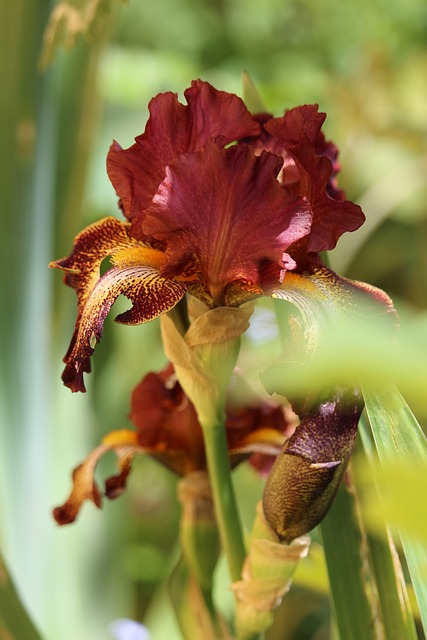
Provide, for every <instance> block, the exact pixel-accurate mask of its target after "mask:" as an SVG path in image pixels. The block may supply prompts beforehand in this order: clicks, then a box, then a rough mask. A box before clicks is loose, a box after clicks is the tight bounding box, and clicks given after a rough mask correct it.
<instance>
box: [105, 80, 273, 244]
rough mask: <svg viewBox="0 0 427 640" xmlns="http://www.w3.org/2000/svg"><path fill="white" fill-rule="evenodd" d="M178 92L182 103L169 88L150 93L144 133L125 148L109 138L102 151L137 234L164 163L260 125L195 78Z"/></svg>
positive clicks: (230, 98) (230, 97)
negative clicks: (106, 150)
mask: <svg viewBox="0 0 427 640" xmlns="http://www.w3.org/2000/svg"><path fill="white" fill-rule="evenodd" d="M184 95H185V98H186V100H187V103H188V104H187V105H183V104H181V103H180V102H179V101H178V98H177V95H176V94H174V93H170V92H169V93H163V94H159V95H158V96H156V97H155V98H153V100H151V102H150V105H149V110H150V118H149V120H148V122H147V126H146V129H145V132H144V133H143V134H142V135H140V136H138V137H137V138H136V142H135V144H134V145H133V146H132V147H130V148H129V149H122V148H121V147H120V145H118V144H117V143H116V142H115V143H114V144H113V145H112V147H111V149H110V152H109V154H108V158H107V170H108V175H109V177H110V180H111V182H112V183H113V186H114V188H115V189H116V192H117V195H118V196H119V197H120V200H121V202H122V206H123V210H124V212H125V215H126V216H127V217H128V218H129V219H132V220H134V225H133V229H134V233H135V234H136V236H137V237H138V238H143V237H144V236H143V234H142V229H141V226H140V223H141V219H140V218H141V216H142V212H143V211H144V209H145V208H146V207H147V206H148V205H149V203H150V201H151V198H152V197H153V196H154V194H155V193H156V191H157V188H158V186H159V184H160V183H161V182H162V180H163V179H164V177H165V168H166V165H168V164H169V163H170V162H171V161H172V160H173V159H174V158H176V157H178V156H180V155H182V154H185V153H190V152H193V151H198V150H199V149H201V148H202V147H203V146H204V145H205V144H206V143H207V142H208V141H209V140H215V141H216V142H217V143H218V144H220V145H222V146H223V145H226V144H228V143H230V142H232V141H234V140H237V139H239V138H242V137H244V136H249V135H256V134H257V133H259V130H260V127H259V124H258V123H257V122H256V121H255V120H254V119H253V118H252V116H251V114H250V113H249V111H248V110H247V108H246V106H245V105H244V103H243V101H242V100H241V99H240V98H238V97H237V96H236V95H234V94H230V93H226V92H224V91H217V90H216V89H214V88H213V87H212V86H211V85H210V84H208V83H207V82H202V81H201V80H197V81H195V82H193V83H192V85H191V87H190V88H189V89H187V90H186V91H185V93H184Z"/></svg>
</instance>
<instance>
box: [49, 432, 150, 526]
mask: <svg viewBox="0 0 427 640" xmlns="http://www.w3.org/2000/svg"><path fill="white" fill-rule="evenodd" d="M110 436H112V437H110V438H108V437H107V438H106V439H105V441H104V443H103V444H101V445H100V446H99V447H97V448H96V449H94V450H93V451H92V452H91V453H90V454H89V455H88V457H87V458H86V460H85V461H84V462H83V463H82V464H80V465H79V466H78V467H76V468H75V469H74V471H73V486H72V490H71V493H70V495H69V497H68V499H67V501H66V502H65V503H64V504H63V505H62V506H60V507H57V508H56V509H54V511H53V515H54V518H55V520H56V522H57V523H58V524H70V523H71V522H74V520H75V519H76V517H77V515H78V513H79V511H80V508H81V506H82V504H83V502H85V501H86V500H90V501H91V502H93V503H94V504H95V505H96V506H97V507H98V508H99V507H101V503H102V497H101V491H100V489H99V487H98V485H97V483H96V481H95V469H96V465H97V464H98V462H99V460H100V459H101V458H102V456H103V455H104V454H105V453H107V452H108V451H113V452H114V453H115V454H116V456H117V462H118V467H119V473H118V474H117V475H116V476H112V477H111V478H108V479H107V481H106V495H107V496H108V497H109V498H110V499H113V498H116V497H117V496H118V495H120V494H121V493H122V491H123V490H124V488H125V486H126V481H127V478H128V475H129V472H130V470H131V463H132V459H133V458H134V456H135V455H137V454H139V453H144V449H142V448H141V447H139V446H138V443H137V439H136V433H134V432H132V431H129V430H123V431H117V432H114V433H113V434H110Z"/></svg>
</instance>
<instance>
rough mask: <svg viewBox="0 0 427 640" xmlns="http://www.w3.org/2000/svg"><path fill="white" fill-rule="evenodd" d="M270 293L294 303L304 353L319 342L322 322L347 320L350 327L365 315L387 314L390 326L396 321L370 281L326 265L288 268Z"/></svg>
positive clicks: (385, 297) (328, 324)
mask: <svg viewBox="0 0 427 640" xmlns="http://www.w3.org/2000/svg"><path fill="white" fill-rule="evenodd" d="M271 296H272V297H273V298H278V299H282V300H287V301H288V302H291V303H293V304H295V306H296V307H298V309H299V311H300V312H301V315H302V318H303V321H304V332H305V349H306V355H312V353H313V352H314V351H315V349H316V348H317V346H318V341H319V334H320V330H321V327H322V326H326V329H328V328H331V327H333V324H334V322H337V321H338V322H340V321H344V322H347V323H348V325H349V328H351V325H352V324H353V326H354V324H355V323H357V322H362V321H363V320H366V319H372V320H379V319H381V318H382V317H388V319H389V320H390V326H395V325H396V324H397V315H396V312H395V309H394V307H393V302H392V301H391V299H390V298H389V296H388V295H387V294H386V293H385V292H384V291H382V290H381V289H378V288H377V287H374V286H372V285H370V284H366V283H365V282H358V281H356V280H349V279H348V278H343V277H341V276H339V275H337V274H336V273H335V272H334V271H332V270H330V269H327V268H326V267H319V268H314V269H313V270H312V272H310V273H308V272H307V273H302V274H299V273H293V272H287V273H286V275H285V278H284V281H283V283H282V284H281V286H280V287H279V288H278V289H275V290H274V291H273V292H272V293H271Z"/></svg>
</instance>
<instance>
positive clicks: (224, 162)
mask: <svg viewBox="0 0 427 640" xmlns="http://www.w3.org/2000/svg"><path fill="white" fill-rule="evenodd" d="M279 169H280V160H279V159H278V158H277V156H274V155H272V154H269V153H266V152H263V153H262V154H261V155H260V156H258V155H255V154H254V153H253V151H252V150H251V149H250V148H249V147H248V146H246V145H239V146H234V147H231V148H228V149H219V148H218V147H217V146H216V145H215V144H213V143H210V144H207V145H206V146H205V147H204V148H203V149H202V150H201V151H200V152H198V153H192V154H187V155H186V156H181V157H180V158H179V159H177V160H175V161H173V162H172V163H171V164H170V165H169V166H168V168H167V171H166V178H165V180H164V181H163V182H162V184H161V185H160V187H159V189H158V191H157V193H156V195H155V197H154V198H153V201H152V204H151V205H150V207H148V209H147V210H146V212H145V220H144V223H143V230H144V232H145V233H146V234H147V235H149V236H153V237H154V238H156V239H157V240H161V241H164V242H166V245H167V249H166V264H165V265H164V267H163V268H162V273H163V274H164V275H165V276H166V277H175V276H176V275H177V274H179V273H180V272H181V270H182V269H184V268H185V266H186V265H187V264H188V263H189V262H196V263H197V264H198V265H199V269H200V271H201V272H202V274H203V278H204V280H205V282H206V284H207V288H208V290H209V292H210V295H211V297H212V299H213V301H214V304H216V305H223V304H224V292H225V289H226V287H227V286H228V285H229V284H230V283H232V282H235V281H239V282H240V281H243V282H244V281H249V282H252V283H253V284H254V285H255V286H260V284H261V282H260V281H261V279H262V274H263V271H265V265H266V263H267V264H273V265H275V266H276V279H275V280H276V282H279V281H280V273H281V270H282V269H284V268H286V267H287V268H292V267H293V266H295V264H294V263H293V261H292V260H291V259H290V258H289V256H287V255H286V254H284V252H285V251H286V249H287V247H288V246H289V245H290V244H292V243H293V242H295V241H296V240H297V239H299V238H302V237H304V236H305V235H306V234H307V233H308V232H309V230H310V223H311V214H310V212H309V211H308V206H307V203H306V201H305V200H304V199H295V198H292V199H289V198H288V197H287V196H286V194H285V193H284V191H283V190H282V189H281V187H280V185H279V183H278V182H277V179H276V178H277V172H278V171H279ZM270 275H271V274H270ZM262 284H264V283H262ZM270 284H271V282H270Z"/></svg>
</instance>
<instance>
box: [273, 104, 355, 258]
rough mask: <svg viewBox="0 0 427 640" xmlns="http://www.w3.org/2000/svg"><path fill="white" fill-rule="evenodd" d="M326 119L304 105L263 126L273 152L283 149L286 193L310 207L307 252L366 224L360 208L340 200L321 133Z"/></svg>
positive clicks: (332, 155)
mask: <svg viewBox="0 0 427 640" xmlns="http://www.w3.org/2000/svg"><path fill="white" fill-rule="evenodd" d="M325 118H326V115H325V114H324V113H319V112H318V107H317V105H305V106H302V107H296V108H295V109H291V110H290V111H288V112H287V113H286V114H285V115H284V116H283V117H282V118H271V119H270V120H269V121H268V122H267V123H266V124H265V129H266V130H267V131H268V132H269V133H270V134H271V136H272V137H273V141H271V142H270V145H272V144H274V147H275V149H276V150H277V149H278V148H279V147H280V146H282V147H283V150H284V151H285V152H286V155H287V156H288V159H287V161H286V160H285V165H284V168H283V182H284V184H285V185H286V188H287V190H290V191H291V192H293V193H295V194H296V195H299V196H304V197H305V198H307V200H308V201H309V203H310V207H311V210H312V212H313V223H312V228H311V232H310V235H309V236H308V237H307V239H306V241H305V243H304V244H305V248H306V250H307V251H310V252H311V251H312V252H317V251H327V250H329V249H333V248H334V247H335V245H336V243H337V241H338V238H339V237H340V236H341V235H342V234H343V233H344V232H345V231H355V230H356V229H358V228H359V227H360V226H361V225H362V224H363V222H364V220H365V216H364V215H363V212H362V210H361V208H360V207H359V206H358V205H356V204H354V203H352V202H350V201H348V200H343V197H344V194H343V192H342V191H339V190H338V189H337V187H336V180H335V176H336V173H337V171H338V165H337V161H336V160H337V149H336V147H335V145H333V144H332V143H329V142H326V141H325V138H324V136H323V133H322V132H321V127H322V124H323V122H324V120H325ZM276 152H277V151H276ZM284 155H285V154H284ZM289 158H291V159H292V160H293V162H289ZM294 163H295V164H294ZM295 166H296V169H297V171H295ZM292 255H293V254H292Z"/></svg>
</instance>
